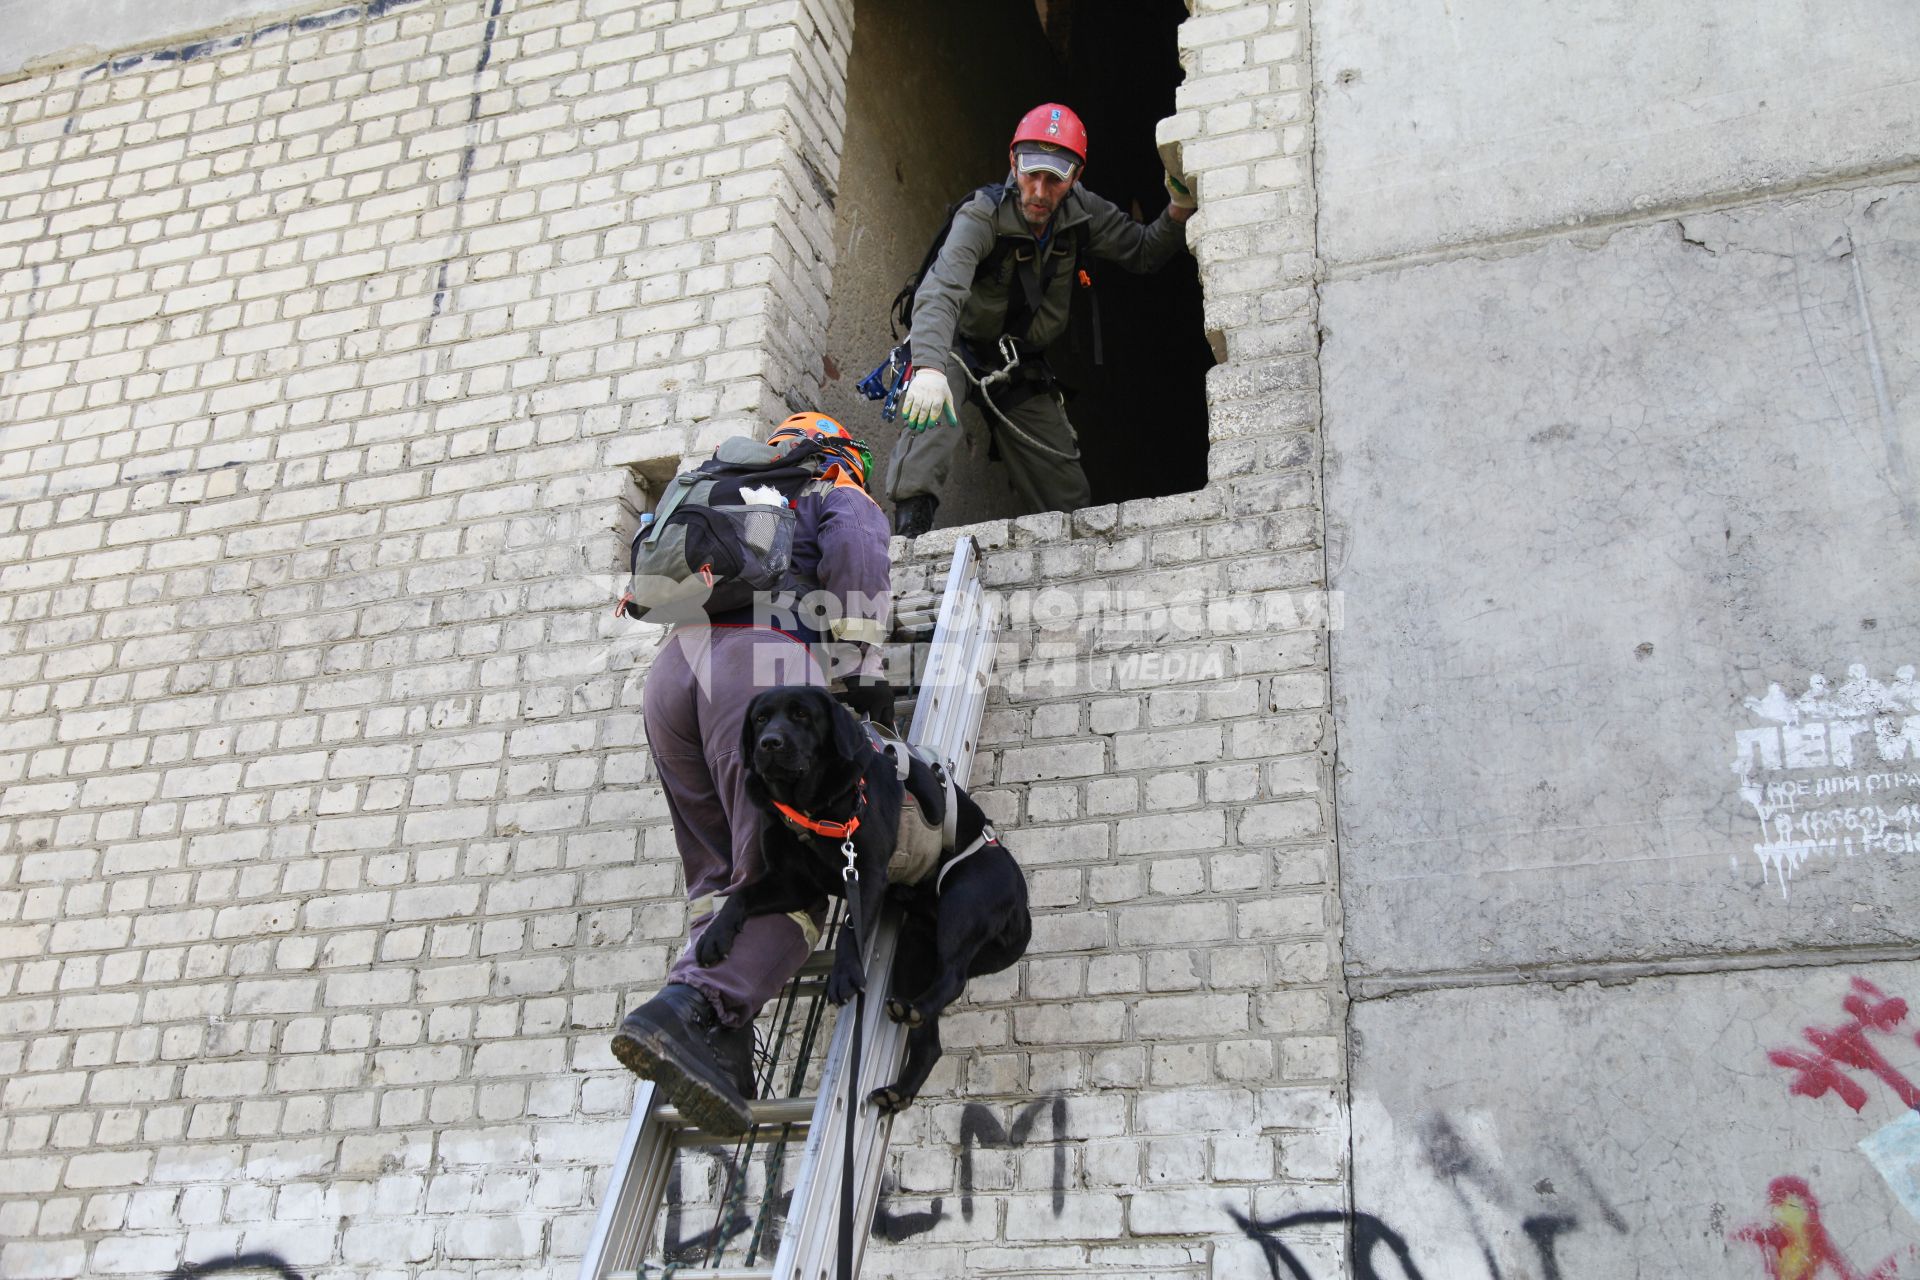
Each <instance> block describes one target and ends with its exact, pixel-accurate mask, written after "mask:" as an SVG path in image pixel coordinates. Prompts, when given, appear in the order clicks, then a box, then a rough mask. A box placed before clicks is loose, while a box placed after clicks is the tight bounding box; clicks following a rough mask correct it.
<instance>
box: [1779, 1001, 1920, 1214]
mask: <svg viewBox="0 0 1920 1280" xmlns="http://www.w3.org/2000/svg"><path fill="white" fill-rule="evenodd" d="M1840 1008H1841V1012H1843V1013H1845V1014H1846V1015H1847V1019H1846V1021H1844V1022H1842V1023H1840V1024H1838V1025H1836V1026H1815V1027H1805V1028H1802V1029H1801V1035H1802V1036H1803V1037H1805V1039H1806V1042H1807V1044H1808V1045H1809V1046H1811V1052H1809V1051H1808V1050H1807V1049H1802V1048H1800V1047H1799V1046H1797V1045H1796V1046H1792V1047H1787V1048H1778V1049H1770V1050H1768V1052H1767V1061H1768V1062H1771V1063H1772V1064H1773V1065H1774V1066H1776V1067H1782V1068H1785V1069H1786V1070H1787V1071H1790V1072H1791V1073H1792V1077H1791V1079H1790V1080H1789V1082H1788V1085H1787V1088H1788V1091H1789V1092H1791V1093H1793V1094H1795V1095H1797V1096H1799V1097H1803V1098H1824V1097H1826V1096H1827V1095H1828V1094H1829V1093H1831V1094H1832V1095H1833V1096H1835V1097H1836V1098H1838V1099H1840V1101H1842V1102H1844V1103H1846V1104H1847V1106H1849V1107H1851V1108H1852V1109H1853V1110H1854V1111H1855V1112H1856V1113H1858V1112H1859V1111H1860V1110H1861V1109H1862V1108H1863V1107H1865V1106H1866V1105H1867V1101H1868V1099H1869V1097H1870V1096H1871V1095H1870V1094H1869V1092H1868V1089H1867V1086H1866V1085H1865V1084H1864V1083H1862V1080H1870V1081H1877V1082H1878V1083H1879V1084H1880V1085H1881V1086H1883V1087H1884V1088H1885V1089H1886V1090H1887V1092H1888V1093H1889V1094H1891V1095H1892V1096H1893V1097H1894V1098H1895V1099H1897V1100H1898V1101H1899V1102H1900V1104H1901V1105H1902V1106H1905V1107H1906V1108H1908V1110H1907V1113H1906V1114H1905V1115H1903V1116H1901V1117H1900V1118H1899V1119H1897V1120H1895V1121H1894V1122H1893V1123H1892V1124H1888V1125H1884V1126H1882V1127H1881V1128H1880V1129H1879V1130H1877V1131H1876V1132H1874V1133H1871V1134H1868V1135H1867V1136H1866V1137H1865V1138H1862V1139H1861V1140H1860V1143H1859V1147H1860V1150H1861V1152H1862V1153H1863V1154H1865V1155H1866V1157H1867V1160H1868V1161H1869V1162H1870V1163H1871V1164H1872V1165H1873V1167H1874V1169H1875V1170H1876V1171H1877V1172H1878V1173H1879V1174H1880V1177H1881V1178H1882V1179H1883V1180H1884V1181H1885V1182H1886V1184H1887V1186H1888V1188H1889V1189H1891V1190H1892V1192H1893V1194H1894V1196H1895V1198H1896V1199H1898V1200H1899V1201H1900V1203H1901V1204H1902V1205H1903V1206H1904V1207H1905V1208H1906V1210H1907V1212H1908V1213H1910V1214H1912V1215H1913V1216H1914V1217H1915V1218H1916V1219H1920V1086H1917V1085H1915V1084H1914V1082H1913V1080H1912V1079H1911V1078H1910V1077H1908V1076H1907V1075H1906V1073H1904V1072H1902V1071H1900V1070H1899V1069H1898V1068H1896V1067H1895V1066H1894V1065H1893V1063H1892V1062H1890V1061H1889V1060H1888V1059H1887V1056H1886V1054H1885V1052H1883V1051H1882V1050H1881V1048H1880V1047H1879V1045H1878V1044H1876V1043H1875V1038H1876V1037H1878V1038H1880V1039H1881V1040H1886V1039H1890V1038H1893V1037H1904V1036H1905V1035H1906V1031H1907V1028H1906V1026H1905V1025H1904V1024H1905V1023H1906V1021H1907V1013H1908V1009H1907V1002H1906V1001H1905V1000H1902V999H1901V998H1900V997H1898V996H1890V995H1887V994H1886V993H1884V992H1882V991H1881V990H1880V988H1879V987H1876V986H1875V985H1874V984H1873V983H1871V982H1868V981H1867V980H1866V979H1865V978H1855V979H1853V981H1852V983H1851V984H1850V985H1849V986H1848V989H1847V994H1846V995H1845V996H1843V997H1841V1000H1840ZM1913 1039H1914V1042H1915V1043H1916V1044H1920V1032H1916V1033H1915V1035H1914V1037H1913ZM1854 1073H1858V1076H1859V1078H1856V1076H1855V1074H1854Z"/></svg>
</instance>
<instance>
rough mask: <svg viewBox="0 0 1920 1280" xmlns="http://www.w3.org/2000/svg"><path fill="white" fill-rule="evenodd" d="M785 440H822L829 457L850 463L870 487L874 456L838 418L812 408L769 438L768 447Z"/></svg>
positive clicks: (779, 428) (776, 428) (861, 481)
mask: <svg viewBox="0 0 1920 1280" xmlns="http://www.w3.org/2000/svg"><path fill="white" fill-rule="evenodd" d="M783 440H818V441H819V442H820V443H821V445H822V447H824V448H825V449H826V451H827V452H828V453H829V454H831V455H833V457H835V458H836V459H838V460H839V461H841V462H843V463H845V464H846V467H847V470H848V471H850V472H852V473H853V478H854V479H855V480H858V481H859V482H860V487H861V488H863V489H864V488H866V486H867V473H868V472H869V471H871V470H873V454H872V452H871V451H870V450H869V449H868V448H867V446H866V445H865V444H863V443H861V442H860V441H858V440H855V439H854V438H853V433H852V432H850V431H848V430H847V429H846V428H845V427H843V426H841V425H840V423H839V420H838V419H835V418H830V417H828V416H827V415H826V414H824V413H817V412H815V411H813V410H811V409H810V410H808V411H807V412H805V413H796V414H794V415H792V416H791V417H789V418H788V419H787V420H786V421H785V422H782V423H781V424H780V425H779V426H777V427H775V428H774V429H773V434H772V435H770V436H768V437H767V443H768V444H779V443H780V442H781V441H783Z"/></svg>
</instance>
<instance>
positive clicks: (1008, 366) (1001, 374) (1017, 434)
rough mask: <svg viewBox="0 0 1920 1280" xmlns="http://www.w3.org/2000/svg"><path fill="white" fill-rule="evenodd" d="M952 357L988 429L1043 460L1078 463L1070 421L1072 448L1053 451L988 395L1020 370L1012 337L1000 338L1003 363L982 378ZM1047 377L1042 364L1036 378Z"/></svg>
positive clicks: (1077, 437) (1076, 435)
mask: <svg viewBox="0 0 1920 1280" xmlns="http://www.w3.org/2000/svg"><path fill="white" fill-rule="evenodd" d="M952 354H954V356H955V358H956V359H958V360H959V362H960V368H961V370H962V371H963V372H964V373H965V374H966V375H967V381H968V382H970V383H972V384H973V389H974V390H975V391H976V392H977V393H978V395H977V396H976V397H975V398H976V399H977V400H978V401H979V403H980V406H981V408H982V409H983V410H984V411H985V413H986V415H987V423H988V425H989V426H990V427H992V428H993V429H994V430H995V431H1004V432H1006V433H1007V434H1008V435H1010V436H1012V437H1013V438H1014V439H1015V440H1018V441H1019V442H1020V443H1021V444H1023V445H1025V446H1026V447H1027V448H1029V449H1031V450H1033V451H1034V452H1035V453H1038V454H1041V455H1042V456H1044V457H1048V458H1058V459H1060V461H1062V462H1078V461H1080V433H1079V432H1077V431H1075V430H1074V429H1073V423H1072V422H1068V423H1067V434H1068V438H1069V439H1071V440H1072V441H1073V447H1072V448H1071V450H1062V449H1056V448H1055V447H1054V446H1052V445H1050V444H1047V443H1045V442H1044V441H1040V440H1036V439H1034V437H1033V436H1032V435H1031V434H1029V433H1028V432H1026V431H1023V430H1021V429H1020V428H1019V427H1017V426H1015V425H1014V422H1013V419H1011V418H1009V417H1007V415H1006V414H1005V413H1003V412H1001V409H1000V406H999V405H997V404H995V403H994V401H993V396H992V395H991V394H990V392H991V389H992V388H993V387H996V386H1002V385H1011V379H1012V377H1013V372H1014V370H1016V369H1018V368H1019V367H1020V349H1019V346H1018V344H1017V343H1015V342H1014V340H1013V339H1012V338H1010V337H1007V336H1005V335H1002V336H1001V338H1000V358H1001V360H1003V361H1004V362H1005V363H1003V364H1002V365H1001V367H1000V368H998V369H996V370H994V371H992V372H991V373H988V374H986V375H985V376H984V377H982V376H981V375H980V374H977V373H975V372H974V370H973V364H972V362H971V361H969V360H967V359H966V358H965V357H964V356H962V355H960V354H959V353H957V352H956V353H952ZM1050 376H1051V375H1050V374H1049V373H1048V372H1047V371H1046V367H1045V366H1044V365H1042V366H1040V372H1039V374H1038V375H1037V377H1038V378H1040V379H1049V378H1050ZM1041 394H1044V393H1041Z"/></svg>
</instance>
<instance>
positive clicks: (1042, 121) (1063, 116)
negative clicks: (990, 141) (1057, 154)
mask: <svg viewBox="0 0 1920 1280" xmlns="http://www.w3.org/2000/svg"><path fill="white" fill-rule="evenodd" d="M1023 142H1028V143H1037V144H1039V145H1038V146H1037V147H1035V148H1032V149H1031V150H1034V151H1040V152H1042V153H1044V152H1045V151H1050V150H1054V149H1056V148H1057V149H1059V150H1063V151H1070V152H1072V153H1073V158H1074V160H1075V162H1076V165H1075V168H1074V170H1073V172H1070V173H1061V174H1060V176H1061V177H1064V178H1070V177H1073V176H1074V175H1075V174H1076V173H1077V172H1078V170H1079V169H1082V168H1085V167H1086V163H1087V126H1085V125H1084V124H1081V123H1080V117H1079V116H1077V115H1075V114H1074V113H1073V109H1072V108H1071V107H1065V106H1062V105H1060V104H1059V103H1057V102H1043V103H1041V104H1040V105H1039V106H1037V107H1035V108H1034V109H1033V110H1031V111H1029V112H1027V114H1025V115H1024V116H1021V117H1020V123H1019V125H1018V126H1017V127H1015V129H1014V131H1013V141H1011V142H1009V143H1008V144H1007V164H1008V166H1009V167H1012V168H1019V167H1020V166H1019V165H1018V164H1017V163H1016V162H1015V160H1014V153H1015V152H1017V151H1019V150H1020V144H1021V143H1023ZM1036 167H1042V168H1047V169H1050V170H1051V171H1053V172H1055V173H1060V171H1059V169H1058V168H1056V167H1055V166H1052V165H1039V166H1036Z"/></svg>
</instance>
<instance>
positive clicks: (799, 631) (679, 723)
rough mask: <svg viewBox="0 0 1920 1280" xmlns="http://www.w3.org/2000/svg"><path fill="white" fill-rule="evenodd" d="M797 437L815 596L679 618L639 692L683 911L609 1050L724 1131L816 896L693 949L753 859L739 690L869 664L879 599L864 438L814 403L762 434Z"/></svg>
mask: <svg viewBox="0 0 1920 1280" xmlns="http://www.w3.org/2000/svg"><path fill="white" fill-rule="evenodd" d="M807 441H813V442H815V443H816V444H817V445H818V447H819V449H820V451H821V453H822V454H823V455H824V456H825V458H826V459H828V460H830V463H831V465H828V466H826V467H825V468H824V470H823V472H822V473H821V475H820V476H819V478H817V479H814V480H811V481H809V482H807V483H806V485H805V487H804V488H802V489H800V491H799V492H798V494H797V496H795V497H793V499H792V507H793V510H794V513H795V517H796V519H795V523H794V535H793V557H792V579H793V581H794V589H793V591H791V592H788V591H782V592H781V593H779V594H780V595H781V596H783V597H796V598H802V599H805V600H807V601H810V602H812V604H811V606H810V607H809V608H795V607H793V606H792V605H791V604H790V603H786V602H783V601H780V600H773V601H768V600H760V601H756V602H755V604H753V605H750V606H746V607H744V608H741V609H739V610H735V611H731V612H723V613H720V614H716V615H712V616H710V617H708V618H706V619H704V620H702V621H699V622H694V623H685V624H682V625H679V626H677V627H675V628H674V629H673V630H672V631H671V632H670V633H668V636H667V640H666V643H665V644H664V645H663V646H662V648H661V650H660V655H659V657H657V658H656V659H654V663H653V667H652V668H651V670H649V671H648V673H647V680H646V687H645V690H644V693H643V695H642V712H643V717H644V720H645V724H646V730H647V745H648V746H649V747H650V748H652V752H653V763H654V769H655V770H656V771H657V772H658V774H659V776H660V785H661V787H662V788H663V789H664V790H665V792H666V798H667V811H668V813H669V815H670V816H671V817H672V819H673V835H674V842H675V844H676V845H677V846H678V848H679V853H680V862H681V865H682V867H683V868H684V869H685V872H686V885H687V897H688V899H689V901H690V904H691V908H692V917H693V922H692V926H691V930H690V936H689V938H688V939H687V945H686V949H685V950H683V951H682V952H681V953H680V956H679V958H678V959H677V960H675V961H674V963H673V965H672V967H671V968H670V969H669V970H668V973H667V985H666V986H665V987H663V988H662V989H661V991H660V993H659V994H658V995H656V996H655V997H653V999H651V1000H649V1001H647V1002H646V1003H645V1004H643V1005H641V1006H640V1007H639V1008H637V1009H635V1010H633V1012H631V1013H629V1014H628V1015H627V1016H626V1018H625V1019H624V1020H622V1022H621V1023H620V1028H619V1030H618V1031H616V1032H615V1033H614V1037H613V1054H614V1056H615V1057H616V1058H618V1059H619V1060H620V1061H621V1062H622V1063H623V1064H625V1065H626V1066H627V1068H628V1069H629V1070H631V1071H633V1072H634V1073H635V1074H637V1075H640V1076H643V1077H645V1078H647V1079H649V1080H652V1081H653V1082H654V1083H655V1084H656V1085H657V1086H658V1087H659V1088H660V1090H661V1091H662V1092H663V1093H664V1094H665V1095H666V1096H667V1098H668V1100H669V1101H671V1102H672V1103H673V1105H675V1106H676V1107H678V1108H680V1111H681V1113H682V1114H683V1115H685V1116H687V1117H688V1118H689V1119H690V1120H692V1121H693V1123H695V1124H696V1125H698V1126H699V1127H700V1128H702V1129H704V1130H706V1131H707V1132H709V1133H713V1134H718V1135H722V1136H728V1137H731V1136H735V1135H738V1134H742V1133H745V1132H746V1131H747V1129H748V1128H749V1127H750V1126H751V1124H752V1115H751V1113H750V1112H749V1111H748V1109H747V1101H748V1100H749V1099H750V1098H752V1097H753V1095H754V1091H755V1090H754V1071H753V1019H754V1015H755V1014H757V1013H758V1012H759V1011H760V1007H761V1006H762V1005H764V1004H765V1003H766V1002H767V1001H768V1000H770V999H772V998H773V996H774V995H775V994H776V993H778V992H779V990H780V988H781V987H782V986H783V985H785V983H786V981H787V979H789V978H791V977H792V976H793V974H794V972H795V971H796V970H798V969H799V968H800V965H801V963H802V962H803V961H804V960H805V959H806V957H807V953H808V952H809V951H810V950H812V948H813V945H814V943H815V941H817V940H818V938H819V929H820V921H821V918H822V915H823V913H824V910H825V906H826V903H825V900H824V899H822V901H821V902H820V903H819V904H818V906H817V907H816V908H815V909H814V910H813V911H811V912H797V913H795V914H794V915H790V916H781V915H771V916H756V917H754V918H753V919H751V920H749V921H747V924H746V927H745V928H744V929H742V930H741V931H740V935H739V938H738V939H737V940H736V941H735V942H734V944H733V949H732V950H731V951H730V952H728V953H727V956H726V958H725V959H724V960H722V961H720V962H719V963H718V964H715V965H713V966H712V967H711V968H703V967H701V966H700V965H699V964H698V963H696V962H695V960H694V945H695V944H696V943H697V942H699V940H700V935H701V934H702V933H703V932H704V931H705V930H706V927H707V925H708V923H710V922H711V920H712V919H713V913H714V912H715V911H717V910H718V909H719V906H720V902H721V901H722V900H723V899H724V897H725V895H727V894H729V893H732V892H734V891H735V890H737V889H738V888H739V887H740V885H742V884H743V883H745V882H746V881H747V880H748V879H750V878H751V877H752V876H753V875H754V874H756V872H757V871H758V869H759V861H760V818H759V815H758V812H757V811H756V809H755V808H754V806H753V804H752V803H751V802H750V801H749V800H748V799H747V792H746V772H745V768H746V762H745V761H744V760H743V759H742V758H741V754H740V739H741V733H742V729H743V726H744V725H745V722H746V711H747V704H748V703H749V702H751V701H752V700H753V697H754V695H755V694H757V693H759V692H760V691H761V690H763V689H770V688H773V687H775V686H777V685H783V684H815V685H825V684H827V682H828V674H829V673H828V670H827V669H826V668H832V667H838V668H840V669H841V671H842V672H844V673H848V674H852V673H857V672H862V671H865V672H874V671H877V670H878V665H877V662H873V661H868V660H870V659H874V658H877V646H878V645H879V644H880V642H881V641H883V640H884V639H885V638H886V628H887V615H888V612H889V610H890V608H891V596H890V594H889V593H890V589H891V588H890V581H889V578H890V572H891V566H890V564H889V561H888V557H887V521H886V517H885V515H884V514H882V512H881V510H880V508H879V506H878V504H876V503H875V502H874V500H873V499H872V498H871V497H870V496H868V493H867V488H866V486H867V473H868V470H869V468H870V459H869V456H868V453H867V449H866V446H865V445H863V444H861V443H860V442H859V441H858V440H855V439H853V438H852V437H851V436H849V435H848V433H847V430H846V428H845V427H843V426H841V425H840V424H839V423H838V422H836V421H835V420H834V419H832V418H830V417H828V416H826V415H825V414H822V413H796V414H794V415H793V416H792V417H790V418H788V419H787V420H786V421H785V422H783V423H781V424H780V426H779V427H777V428H776V429H775V430H774V432H773V434H772V435H770V436H769V437H768V438H767V443H768V444H770V445H782V444H786V445H792V446H796V447H797V446H799V445H801V444H803V443H805V442H807ZM836 651H837V652H836Z"/></svg>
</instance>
